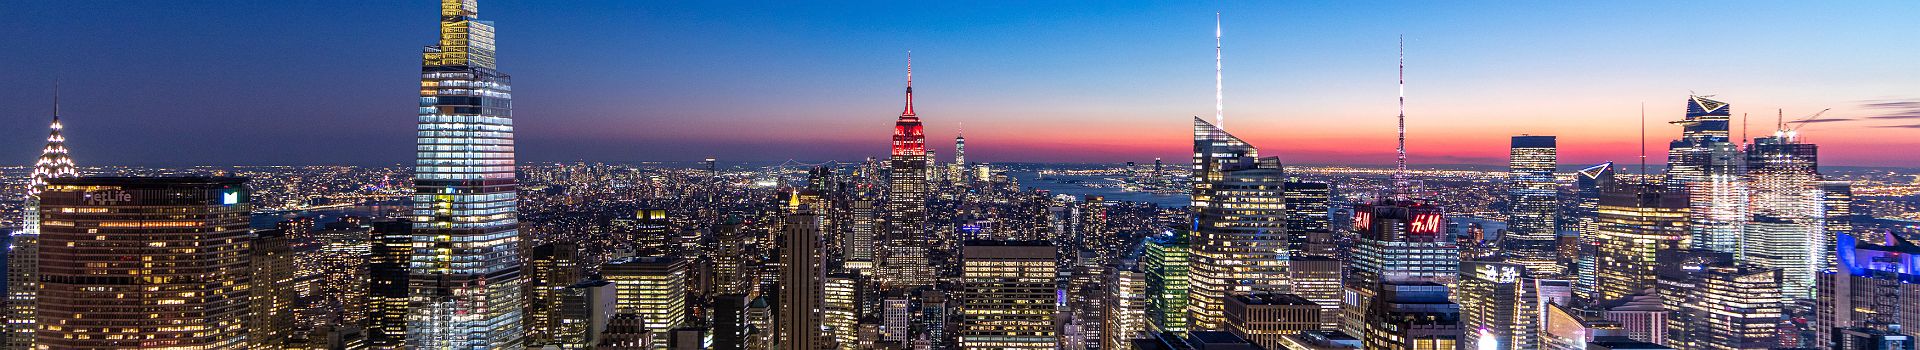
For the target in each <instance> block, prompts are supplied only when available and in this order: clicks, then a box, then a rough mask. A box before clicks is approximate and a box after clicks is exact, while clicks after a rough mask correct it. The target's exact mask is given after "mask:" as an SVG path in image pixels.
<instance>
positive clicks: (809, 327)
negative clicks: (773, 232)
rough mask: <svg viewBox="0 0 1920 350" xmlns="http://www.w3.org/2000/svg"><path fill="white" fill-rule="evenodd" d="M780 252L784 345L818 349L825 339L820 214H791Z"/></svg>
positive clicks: (783, 231)
mask: <svg viewBox="0 0 1920 350" xmlns="http://www.w3.org/2000/svg"><path fill="white" fill-rule="evenodd" d="M781 236H782V238H783V240H784V241H785V243H786V244H783V245H782V247H781V252H780V299H779V300H780V309H779V310H780V322H779V325H778V326H779V327H780V331H779V333H778V334H777V335H776V336H777V337H779V340H778V342H779V343H780V344H781V347H782V348H792V349H805V350H818V349H820V348H821V346H822V344H824V343H823V342H822V340H825V339H823V337H822V332H821V324H820V323H821V321H822V319H821V317H820V316H821V312H822V311H823V309H822V308H821V306H820V303H821V302H822V301H823V300H824V298H823V297H822V295H821V293H822V290H823V288H822V287H823V286H822V285H821V282H822V281H823V280H824V279H825V276H824V273H825V271H824V270H822V267H821V260H820V259H821V255H820V217H819V216H816V215H812V214H793V215H787V217H786V218H785V219H784V220H783V222H782V227H781Z"/></svg>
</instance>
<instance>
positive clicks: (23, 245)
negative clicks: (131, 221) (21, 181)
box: [0, 87, 79, 349]
mask: <svg viewBox="0 0 1920 350" xmlns="http://www.w3.org/2000/svg"><path fill="white" fill-rule="evenodd" d="M47 128H48V129H50V131H48V134H47V144H46V145H45V146H43V147H41V148H40V158H39V159H36V160H34V162H33V173H32V174H31V175H29V176H28V178H27V193H26V196H25V198H23V201H22V203H21V213H20V214H21V230H20V232H19V233H16V234H14V236H13V240H12V242H11V245H10V246H9V247H8V249H7V262H8V263H7V289H6V291H7V295H6V296H5V297H6V298H7V300H6V302H5V305H7V309H6V310H5V311H4V312H5V314H0V316H3V317H5V318H4V319H0V321H4V322H5V324H4V325H0V330H5V331H6V332H5V334H4V335H0V348H4V349H26V348H31V347H33V331H34V319H35V317H34V310H35V309H36V307H35V306H34V298H35V296H36V295H38V290H39V287H40V281H39V277H38V273H37V272H36V271H35V269H37V268H38V265H39V264H38V260H39V252H40V246H39V241H40V192H41V191H43V190H46V187H47V181H49V180H52V179H58V178H69V177H74V176H79V170H78V168H76V167H75V166H74V165H73V157H72V156H71V155H69V154H68V153H67V138H66V136H63V135H61V134H60V130H61V129H63V128H64V126H62V125H61V124H60V91H59V88H58V87H55V89H54V94H53V122H52V123H51V124H49V125H48V127H47Z"/></svg>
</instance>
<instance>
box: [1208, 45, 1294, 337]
mask: <svg viewBox="0 0 1920 350" xmlns="http://www.w3.org/2000/svg"><path fill="white" fill-rule="evenodd" d="M1220 34H1221V32H1220V26H1219V23H1218V18H1215V23H1214V82H1215V84H1214V98H1215V101H1214V102H1215V103H1214V122H1213V123H1208V122H1207V121H1206V120H1205V119H1201V118H1199V117H1194V118H1193V176H1194V181H1193V189H1192V192H1191V197H1192V199H1191V200H1192V205H1191V206H1190V208H1189V210H1191V211H1192V212H1193V214H1194V218H1195V220H1194V231H1193V232H1192V237H1191V239H1192V252H1193V255H1192V256H1193V264H1192V267H1193V269H1192V274H1191V275H1190V277H1191V280H1192V282H1193V283H1192V290H1191V292H1190V293H1188V303H1187V309H1188V314H1189V317H1190V318H1191V322H1192V324H1190V325H1189V326H1190V327H1192V328H1193V329H1200V330H1221V329H1223V328H1221V327H1222V326H1223V325H1224V324H1223V322H1225V321H1226V319H1225V316H1224V315H1223V313H1224V312H1225V309H1226V297H1227V296H1228V295H1232V294H1237V293H1250V292H1254V291H1282V292H1284V291H1285V288H1286V285H1287V271H1286V269H1287V257H1288V256H1289V255H1288V254H1289V251H1288V249H1287V244H1288V239H1287V232H1286V230H1287V223H1286V217H1287V208H1286V185H1285V181H1286V176H1285V174H1284V172H1283V171H1282V169H1281V167H1280V159H1279V158H1278V157H1268V158H1260V150H1259V149H1258V148H1255V147H1253V145H1250V144H1247V143H1246V142H1245V141H1241V140H1240V138H1238V137H1234V136H1233V134H1229V133H1227V131H1226V130H1225V129H1222V128H1221V126H1220V125H1221V124H1224V123H1225V117H1226V109H1225V103H1224V99H1223V98H1222V96H1223V93H1222V89H1221V87H1222V86H1221V85H1220V84H1219V82H1220V79H1221V74H1220V59H1221V57H1220V45H1219V42H1220Z"/></svg>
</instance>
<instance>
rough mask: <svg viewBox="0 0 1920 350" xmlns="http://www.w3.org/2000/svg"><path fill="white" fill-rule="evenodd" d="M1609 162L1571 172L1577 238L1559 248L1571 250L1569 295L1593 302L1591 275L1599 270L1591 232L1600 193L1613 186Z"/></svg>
mask: <svg viewBox="0 0 1920 350" xmlns="http://www.w3.org/2000/svg"><path fill="white" fill-rule="evenodd" d="M1613 175H1614V173H1613V162H1606V163H1600V164H1599V165H1594V166H1590V167H1586V168H1585V169H1580V171H1577V172H1574V177H1573V188H1574V196H1575V197H1577V200H1576V201H1575V204H1574V214H1573V218H1572V219H1573V220H1574V221H1577V223H1575V224H1574V230H1575V232H1576V233H1577V234H1579V236H1578V237H1576V239H1575V240H1574V242H1575V244H1574V245H1573V246H1570V247H1566V246H1563V247H1560V248H1561V249H1571V250H1573V252H1572V253H1571V254H1563V255H1573V256H1574V265H1575V267H1574V278H1573V295H1574V297H1575V298H1579V300H1584V301H1589V302H1590V301H1593V294H1594V284H1595V283H1596V282H1595V281H1594V276H1595V275H1596V274H1599V273H1600V271H1599V269H1598V268H1596V265H1598V262H1597V261H1596V260H1594V257H1595V256H1598V255H1599V250H1598V249H1596V245H1595V244H1596V243H1597V242H1596V241H1595V240H1594V237H1596V236H1595V235H1596V234H1598V233H1597V232H1598V231H1597V229H1598V228H1599V218H1600V193H1601V192H1602V191H1605V190H1606V189H1609V188H1613V186H1614V176H1613Z"/></svg>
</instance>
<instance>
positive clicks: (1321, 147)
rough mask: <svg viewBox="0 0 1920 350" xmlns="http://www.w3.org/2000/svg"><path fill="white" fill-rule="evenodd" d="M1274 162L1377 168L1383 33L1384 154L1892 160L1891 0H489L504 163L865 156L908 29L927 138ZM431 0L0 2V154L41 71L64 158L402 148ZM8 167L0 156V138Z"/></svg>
mask: <svg viewBox="0 0 1920 350" xmlns="http://www.w3.org/2000/svg"><path fill="white" fill-rule="evenodd" d="M1215 12H1220V13H1222V17H1223V18H1224V27H1225V39H1224V41H1225V56H1226V58H1225V90H1226V92H1225V95H1226V123H1225V127H1226V129H1227V130H1228V131H1230V132H1233V133H1235V134H1237V135H1239V136H1241V137H1242V138H1244V139H1247V140H1248V141H1249V142H1251V143H1253V144H1255V145H1256V146H1258V147H1260V148H1261V150H1262V151H1263V152H1262V154H1263V155H1277V156H1280V157H1281V158H1282V160H1283V161H1286V162H1290V163H1314V164H1325V163H1343V164H1387V163H1390V162H1391V161H1392V154H1393V148H1394V144H1393V142H1394V141H1393V139H1394V114H1395V103H1394V100H1395V94H1396V87H1395V85H1394V84H1395V77H1394V75H1395V70H1394V67H1395V66H1394V65H1395V63H1394V60H1395V40H1396V39H1395V38H1396V36H1398V35H1402V34H1404V35H1405V36H1406V51H1407V65H1408V68H1407V73H1406V74H1407V79H1408V85H1407V88H1406V90H1407V94H1408V97H1407V115H1408V117H1407V125H1408V126H1407V127H1408V138H1409V140H1408V148H1409V153H1410V162H1411V163H1416V164H1458V163H1475V164H1504V163H1505V157H1506V152H1507V149H1506V146H1507V141H1508V137H1509V136H1512V135H1518V134H1523V133H1524V134H1534V135H1557V136H1559V137H1560V154H1561V161H1562V163H1565V164H1582V163H1595V162H1600V161H1606V160H1613V161H1618V162H1623V163H1630V162H1633V161H1634V159H1635V155H1636V153H1637V152H1638V148H1637V146H1636V141H1637V139H1638V137H1639V130H1640V129H1639V123H1638V120H1639V117H1640V114H1639V113H1640V108H1641V105H1642V103H1644V104H1645V106H1646V118H1647V129H1646V130H1647V142H1646V145H1647V152H1648V153H1649V154H1650V155H1651V156H1650V157H1649V158H1650V159H1652V160H1653V161H1654V162H1656V163H1657V162H1660V161H1662V160H1664V154H1665V151H1666V141H1668V140H1670V139H1673V138H1675V137H1677V136H1678V135H1679V133H1680V131H1679V129H1678V128H1677V127H1673V126H1671V125H1668V124H1666V122H1667V121H1672V120H1677V119H1679V118H1680V117H1681V114H1682V112H1683V111H1684V107H1685V105H1684V101H1685V99H1686V97H1687V95H1688V94H1689V91H1693V92H1697V93H1699V94H1711V95H1716V97H1714V98H1715V99H1717V100H1721V101H1725V102H1728V103H1731V104H1732V105H1733V112H1734V113H1735V120H1734V125H1735V126H1734V128H1735V131H1734V135H1736V136H1738V135H1740V134H1741V131H1740V129H1739V128H1740V127H1739V125H1740V124H1741V120H1740V117H1739V115H1742V114H1747V115H1751V117H1752V122H1751V123H1750V125H1751V126H1750V127H1749V128H1748V130H1750V131H1749V132H1750V133H1751V134H1752V135H1753V136H1760V135H1761V134H1763V133H1768V132H1771V130H1772V129H1773V125H1774V121H1775V113H1776V110H1779V109H1784V111H1785V114H1786V116H1787V119H1788V120H1793V119H1798V118H1799V117H1801V116H1806V115H1809V114H1812V113H1814V112H1817V111H1820V110H1821V109H1824V108H1832V109H1833V110H1832V111H1831V112H1828V113H1826V115H1825V116H1826V117H1827V118H1830V119H1832V120H1836V121H1828V122H1819V123H1809V124H1805V126H1804V127H1803V128H1801V132H1802V134H1803V135H1805V137H1804V140H1806V141H1809V142H1814V143H1818V144H1820V146H1821V155H1820V156H1821V158H1822V159H1821V162H1822V163H1823V165H1874V166H1920V45H1917V44H1916V43H1920V20H1916V19H1915V18H1916V16H1917V15H1920V1H1844V2H1803V1H1725V2H1721V1H1686V2H1665V1H1660V2H1656V1H1633V2H1611V1H1609V2H1537V3H1536V2H1454V1H1422V2H1334V3H1325V4H1310V3H1296V2H1274V1H1262V2H1220V1H1194V2H1163V1H1112V2H1090V1H1057V2H1056V1H1032V2H1027V1H1022V2H1012V1H1009V2H974V1H954V2H830V3H828V2H772V3H759V2H753V3H748V2H730V1H723V2H706V1H699V2H694V1H688V2H681V1H532V0H487V1H483V2H481V4H480V18H482V19H486V20H491V21H494V23H495V25H496V26H497V28H498V30H499V32H498V42H499V65H500V68H501V70H502V71H505V72H507V73H508V74H512V75H513V78H514V79H513V88H514V92H515V94H514V105H515V110H514V116H515V119H516V121H515V125H516V128H517V133H518V134H517V139H518V145H519V157H520V159H521V160H522V161H572V160H587V161H640V160H667V161H684V160H697V159H700V158H705V157H708V156H717V157H719V158H721V159H723V160H729V161H731V160H753V161H778V160H785V159H799V160H856V159H861V158H865V157H869V156H874V157H883V156H885V154H886V152H887V147H888V146H887V142H888V139H889V136H890V131H891V128H892V124H893V120H894V119H895V117H896V116H897V115H898V114H899V113H900V109H901V103H902V101H901V89H902V84H903V83H904V79H905V76H904V74H905V67H904V65H905V61H906V56H907V51H908V50H912V52H913V61H914V85H915V92H916V94H915V97H916V99H915V107H916V110H917V112H919V115H920V117H921V118H922V119H923V121H925V122H926V125H927V130H928V133H929V139H930V141H931V142H930V143H929V146H930V147H931V148H933V149H935V150H937V152H939V155H940V156H941V158H942V159H941V161H948V160H950V157H951V156H952V154H953V152H952V139H953V136H954V133H955V131H957V130H958V129H959V128H960V127H961V124H962V123H965V131H966V136H967V140H968V142H969V146H970V147H969V148H970V149H969V150H968V151H969V152H968V156H969V160H976V161H989V162H1008V161H1062V162H1123V161H1140V162H1151V161H1152V160H1153V158H1154V157H1162V158H1166V159H1167V160H1169V161H1170V162H1173V163H1184V162H1185V161H1186V158H1187V157H1188V156H1189V152H1190V149H1191V144H1190V137H1191V130H1190V118H1191V117H1192V116H1205V117H1207V118H1209V119H1211V118H1212V115H1213V113H1214V111H1213V106H1214V103H1213V102H1214V101H1213V97H1214V96H1213V93H1214V91H1213V84H1214V81H1213V63H1214V62H1213V44H1214V42H1213V33H1214V28H1213V26H1214V13H1215ZM437 24H438V9H437V2H435V1H430V0H407V1H391V0H377V1H185V2H163V1H12V0H0V82H4V83H0V140H5V142H3V143H0V163H6V164H13V165H30V164H31V161H32V160H33V159H34V157H35V156H37V155H38V154H39V149H38V148H39V146H40V144H41V143H42V142H43V140H44V137H45V134H46V124H47V121H48V118H49V117H50V115H51V114H52V112H53V111H52V106H51V104H52V103H51V100H52V85H53V83H54V81H55V80H56V79H58V80H59V81H60V84H61V91H62V92H61V101H62V103H63V107H62V114H63V120H64V121H65V122H66V126H67V137H68V145H69V146H70V147H71V148H72V149H73V155H74V158H76V159H77V160H78V161H79V162H80V164H81V165H83V166H93V165H242V164H245V165H302V164H359V165H373V164H397V163H409V162H411V159H412V158H413V153H412V149H413V146H412V145H413V142H414V140H413V136H412V135H413V130H414V118H415V109H416V104H417V100H418V92H417V90H416V88H417V86H418V84H419V76H418V74H419V69H420V49H421V47H422V46H425V45H429V44H433V43H434V42H435V40H436V34H437V28H436V26H437ZM6 159H11V161H4V160H6Z"/></svg>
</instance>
